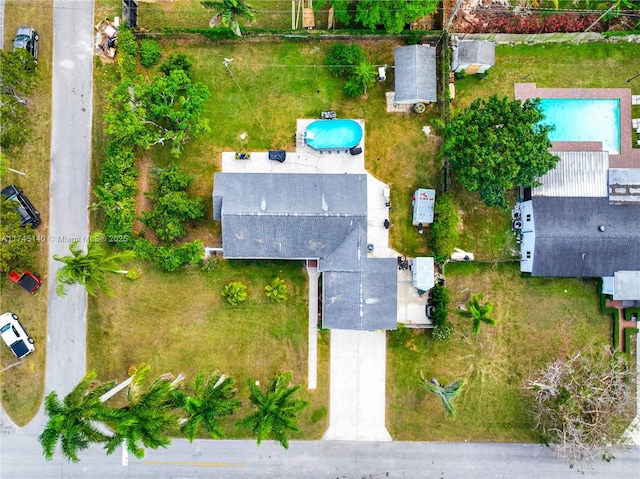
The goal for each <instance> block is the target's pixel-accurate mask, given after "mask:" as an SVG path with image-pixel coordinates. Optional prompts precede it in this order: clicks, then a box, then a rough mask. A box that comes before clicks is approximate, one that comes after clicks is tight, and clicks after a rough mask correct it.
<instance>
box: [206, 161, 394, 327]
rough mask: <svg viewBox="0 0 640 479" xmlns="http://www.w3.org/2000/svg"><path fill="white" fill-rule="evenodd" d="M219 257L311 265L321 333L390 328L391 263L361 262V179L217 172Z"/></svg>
mask: <svg viewBox="0 0 640 479" xmlns="http://www.w3.org/2000/svg"><path fill="white" fill-rule="evenodd" d="M213 203H214V218H215V219H220V220H222V244H223V254H224V257H225V258H235V259H247V258H254V259H255V258H263V259H273V258H278V259H307V258H318V259H319V260H320V261H319V264H318V269H319V270H320V271H322V273H323V276H322V278H323V280H322V285H323V311H322V321H323V326H324V327H326V328H333V329H355V330H377V329H395V328H396V327H397V271H396V269H397V265H396V261H397V260H396V259H395V258H391V259H389V258H367V177H366V175H344V174H342V175H315V174H260V173H216V175H215V178H214V191H213Z"/></svg>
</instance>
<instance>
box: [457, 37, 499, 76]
mask: <svg viewBox="0 0 640 479" xmlns="http://www.w3.org/2000/svg"><path fill="white" fill-rule="evenodd" d="M457 45H458V48H457V50H454V60H453V64H452V66H451V69H452V70H455V68H456V67H457V66H458V65H466V64H469V63H471V64H473V63H480V64H483V65H491V66H493V65H495V63H496V44H495V43H494V42H490V41H488V40H460V41H458V44H457Z"/></svg>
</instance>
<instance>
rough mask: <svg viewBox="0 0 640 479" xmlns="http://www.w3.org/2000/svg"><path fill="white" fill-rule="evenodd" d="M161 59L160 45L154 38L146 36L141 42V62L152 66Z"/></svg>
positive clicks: (143, 64)
mask: <svg viewBox="0 0 640 479" xmlns="http://www.w3.org/2000/svg"><path fill="white" fill-rule="evenodd" d="M159 61H160V45H158V42H157V41H155V39H153V38H145V39H143V40H142V41H141V42H140V64H141V65H142V66H143V67H145V68H152V67H154V66H156V65H157V64H158V62H159Z"/></svg>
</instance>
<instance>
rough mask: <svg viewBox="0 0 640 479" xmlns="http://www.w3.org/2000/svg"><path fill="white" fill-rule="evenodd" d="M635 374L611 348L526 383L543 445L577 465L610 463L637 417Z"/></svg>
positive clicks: (561, 362) (560, 363) (556, 365)
mask: <svg viewBox="0 0 640 479" xmlns="http://www.w3.org/2000/svg"><path fill="white" fill-rule="evenodd" d="M636 374H637V372H636V371H635V369H634V368H633V367H632V366H631V365H629V364H628V362H627V360H626V358H625V356H624V355H623V354H620V353H615V352H613V351H612V350H611V348H610V347H606V348H604V349H600V350H596V351H580V352H578V353H576V354H574V355H573V356H571V357H569V358H562V359H558V360H556V361H555V362H553V363H552V364H549V365H548V366H546V367H544V368H542V369H541V370H540V371H538V372H537V373H535V374H534V375H533V376H531V377H530V378H529V379H528V380H527V382H526V390H527V392H528V393H529V395H530V398H531V400H532V405H533V407H532V413H533V415H534V417H535V419H536V429H537V430H538V432H539V433H540V435H541V438H542V441H543V442H545V443H551V444H554V445H555V447H556V448H557V454H558V456H560V457H562V458H564V459H567V460H569V461H571V462H573V463H575V462H579V461H584V462H594V461H597V460H600V459H602V460H611V459H612V458H613V448H614V447H617V446H619V445H621V444H624V442H625V439H624V438H623V432H624V431H625V429H626V428H627V427H628V426H629V422H630V420H631V418H632V417H633V414H634V412H635V395H634V390H635V382H636Z"/></svg>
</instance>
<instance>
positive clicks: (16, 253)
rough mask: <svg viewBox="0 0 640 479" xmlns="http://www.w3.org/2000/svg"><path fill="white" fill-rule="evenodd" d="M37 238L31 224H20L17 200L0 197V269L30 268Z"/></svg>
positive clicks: (37, 242) (33, 260) (20, 269)
mask: <svg viewBox="0 0 640 479" xmlns="http://www.w3.org/2000/svg"><path fill="white" fill-rule="evenodd" d="M38 239H39V238H38V237H37V236H36V235H35V234H34V232H33V228H31V226H22V221H21V220H20V213H18V202H17V201H14V200H6V199H5V198H4V196H2V197H0V271H2V272H5V271H10V270H16V271H20V272H22V271H24V270H26V269H31V268H32V267H33V265H34V263H35V254H36V252H37V251H38V249H39V247H40V243H39V241H38Z"/></svg>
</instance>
